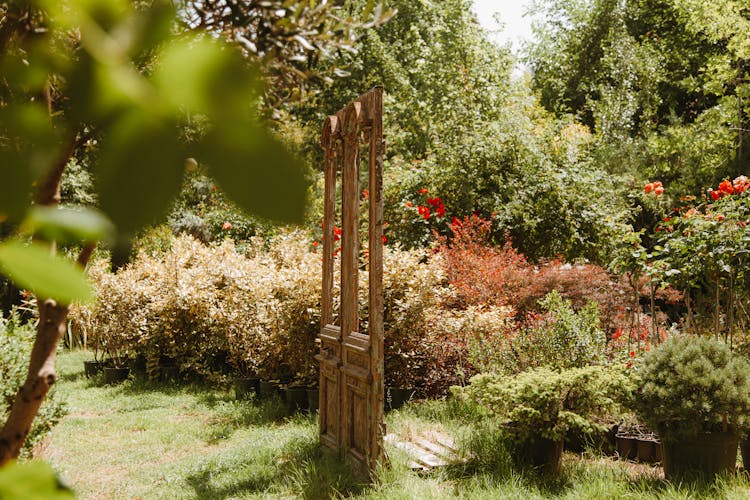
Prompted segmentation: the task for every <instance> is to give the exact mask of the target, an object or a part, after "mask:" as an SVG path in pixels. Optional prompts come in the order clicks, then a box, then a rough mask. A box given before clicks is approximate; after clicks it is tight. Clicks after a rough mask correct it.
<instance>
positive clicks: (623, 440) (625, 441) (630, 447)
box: [615, 434, 638, 460]
mask: <svg viewBox="0 0 750 500" xmlns="http://www.w3.org/2000/svg"><path fill="white" fill-rule="evenodd" d="M615 439H616V440H617V454H618V455H619V456H620V460H635V459H636V458H637V457H638V439H636V438H635V437H633V436H630V435H628V434H618V435H617V436H616V437H615Z"/></svg>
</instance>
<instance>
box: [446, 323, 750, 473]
mask: <svg viewBox="0 0 750 500" xmlns="http://www.w3.org/2000/svg"><path fill="white" fill-rule="evenodd" d="M454 394H456V395H457V396H458V397H459V398H461V399H463V400H464V401H466V402H469V403H471V404H477V405H479V407H480V408H481V409H483V411H484V412H485V414H486V415H487V416H488V417H490V418H494V419H498V420H499V421H500V423H501V425H502V428H503V430H504V433H505V434H506V437H507V439H508V441H509V443H510V444H511V445H512V447H513V449H514V450H515V456H516V457H517V458H519V460H521V461H524V462H530V463H531V464H533V465H537V466H541V467H542V468H543V469H544V470H546V471H547V472H551V473H555V472H557V471H558V470H559V467H560V456H561V452H562V448H563V441H564V438H565V436H566V435H568V434H569V433H571V432H579V433H582V434H584V435H589V436H592V435H595V434H596V433H600V434H601V433H607V432H608V431H609V430H610V428H609V426H610V425H611V423H612V422H613V421H616V420H617V419H619V418H621V416H622V415H624V414H626V413H627V412H629V411H634V412H635V414H636V415H637V417H638V418H639V419H640V420H641V421H643V422H644V423H645V424H646V425H648V427H649V428H650V429H653V430H654V431H656V433H658V436H659V438H660V440H661V441H660V445H657V439H656V436H653V437H651V438H650V439H649V440H646V441H650V442H651V443H652V444H650V446H651V448H650V450H651V452H652V453H653V454H654V455H656V454H657V453H661V456H660V457H658V458H659V459H661V462H662V465H663V467H664V472H665V476H666V478H667V479H683V478H688V477H695V476H702V477H713V476H714V475H716V474H718V473H722V472H727V471H731V470H733V469H734V467H735V464H736V459H737V450H738V444H739V442H740V440H741V439H743V438H745V437H746V436H748V434H749V433H750V363H748V361H747V360H746V359H745V358H744V357H743V356H740V355H738V354H736V353H734V352H732V351H731V350H730V348H729V347H728V345H726V344H724V343H722V342H719V341H716V340H713V339H709V338H703V337H698V336H693V335H681V336H674V337H672V338H670V339H669V340H667V341H666V342H664V343H663V344H662V345H661V346H659V347H658V348H655V349H653V350H652V351H650V352H648V353H647V354H646V355H645V356H644V357H643V358H642V359H640V360H638V361H637V362H636V363H635V364H634V365H633V367H632V368H630V369H627V368H625V367H624V366H587V367H582V368H572V369H563V370H554V369H551V368H546V367H542V368H536V369H533V370H529V371H527V372H524V373H521V374H519V375H514V376H505V375H502V374H489V373H488V374H481V375H477V376H475V377H473V378H472V380H471V384H470V385H469V386H467V387H464V388H454ZM631 446H632V445H631ZM745 449H748V451H750V448H747V447H746V448H745ZM622 452H623V453H626V454H627V457H635V456H638V455H637V454H638V453H639V450H638V449H637V448H636V450H632V448H631V449H629V450H624V449H623V450H622ZM631 453H634V454H635V455H631ZM645 454H646V450H645V444H644V455H645ZM743 455H744V454H743ZM654 459H657V457H654ZM743 459H745V460H750V456H743ZM745 463H748V462H745Z"/></svg>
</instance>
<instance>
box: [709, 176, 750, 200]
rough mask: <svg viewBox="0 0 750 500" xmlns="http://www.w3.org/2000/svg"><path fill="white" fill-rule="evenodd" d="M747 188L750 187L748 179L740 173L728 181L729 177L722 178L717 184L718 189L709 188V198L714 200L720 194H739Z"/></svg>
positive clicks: (720, 195)
mask: <svg viewBox="0 0 750 500" xmlns="http://www.w3.org/2000/svg"><path fill="white" fill-rule="evenodd" d="M748 188H750V180H748V178H747V177H746V176H744V175H740V176H739V177H736V178H735V179H734V180H733V181H732V182H729V179H724V180H723V181H721V183H720V184H719V188H718V189H713V188H710V189H709V190H708V192H709V194H710V195H711V199H712V200H714V201H716V200H718V199H719V198H721V197H722V196H727V195H730V194H740V193H741V192H743V191H746V190H747V189H748Z"/></svg>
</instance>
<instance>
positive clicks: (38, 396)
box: [0, 137, 96, 466]
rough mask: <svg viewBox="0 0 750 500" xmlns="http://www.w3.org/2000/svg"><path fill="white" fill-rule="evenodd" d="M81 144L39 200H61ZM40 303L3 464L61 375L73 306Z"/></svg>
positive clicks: (6, 429)
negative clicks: (60, 357) (59, 357)
mask: <svg viewBox="0 0 750 500" xmlns="http://www.w3.org/2000/svg"><path fill="white" fill-rule="evenodd" d="M78 144H79V142H78V141H76V140H75V137H73V140H71V141H70V142H69V144H68V145H67V147H66V149H65V151H64V152H63V155H62V156H61V158H60V160H59V161H58V163H57V164H55V165H53V167H52V169H51V170H50V172H49V174H48V175H47V177H46V178H45V180H44V182H42V183H41V185H40V188H39V191H38V194H37V198H36V202H37V204H39V205H45V206H53V205H56V204H58V203H59V202H60V185H61V182H62V175H63V172H64V170H65V166H66V165H67V163H68V161H69V159H70V157H71V156H72V155H73V152H74V151H75V149H76V147H77V145H78ZM95 246H96V244H95V243H90V244H88V245H87V246H85V247H84V248H83V249H82V250H81V253H80V255H79V257H78V264H79V265H80V266H81V267H84V268H85V267H86V264H87V263H88V261H89V259H90V258H91V255H92V254H93V252H94V248H95ZM54 248H55V245H54V242H52V244H51V251H54ZM38 304H39V323H38V325H37V330H36V338H35V339H34V346H33V347H32V350H31V359H30V361H29V370H28V373H27V375H26V381H25V382H24V384H23V385H22V386H21V388H20V389H19V390H18V393H17V394H16V398H15V400H14V401H13V406H12V407H11V410H10V414H9V415H8V419H7V420H6V422H5V425H4V426H3V428H2V430H0V466H2V465H4V464H5V463H7V462H8V461H10V460H13V459H16V458H18V455H19V454H20V453H21V449H22V448H23V444H24V442H25V441H26V437H27V436H28V434H29V431H30V430H31V424H32V423H33V421H34V418H36V415H37V413H38V412H39V407H40V406H41V405H42V402H43V401H44V398H45V397H46V396H47V393H48V392H49V390H50V388H51V387H52V386H53V385H54V383H55V381H56V378H57V376H56V373H55V354H56V352H57V346H58V344H59V343H60V339H61V338H62V337H63V335H64V334H65V328H66V320H67V317H68V309H69V307H68V306H67V305H60V304H58V303H57V302H55V301H54V300H52V299H50V298H45V297H38Z"/></svg>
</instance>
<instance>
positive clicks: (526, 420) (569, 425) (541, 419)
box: [453, 366, 632, 443]
mask: <svg viewBox="0 0 750 500" xmlns="http://www.w3.org/2000/svg"><path fill="white" fill-rule="evenodd" d="M631 389H632V383H631V381H630V379H629V377H628V376H627V375H626V374H625V373H624V370H622V369H621V368H620V367H603V366H586V367H583V368H571V369H568V370H561V371H556V370H553V369H550V368H546V367H542V368H535V369H533V370H529V371H526V372H523V373H520V374H517V375H500V374H480V375H477V376H475V377H472V379H471V385H469V386H466V387H463V388H457V387H455V388H453V392H454V394H455V395H456V396H457V397H459V398H460V399H462V400H464V401H471V402H474V403H476V404H478V405H479V406H480V407H482V408H484V409H485V411H486V412H487V414H488V415H491V416H493V417H495V418H497V419H499V423H500V425H501V426H502V428H503V429H504V431H505V433H506V435H507V438H508V439H509V440H510V441H514V442H517V443H523V442H528V441H532V440H535V439H537V438H544V439H550V440H553V441H560V440H562V439H563V438H564V437H565V435H566V434H567V432H568V431H569V430H573V431H578V432H582V433H584V434H591V433H593V432H604V431H606V430H607V426H606V425H605V424H604V423H603V422H605V421H606V420H609V419H611V417H613V416H616V415H619V414H620V412H621V411H622V407H621V404H622V402H623V401H626V400H627V396H628V394H629V393H630V391H631Z"/></svg>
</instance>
